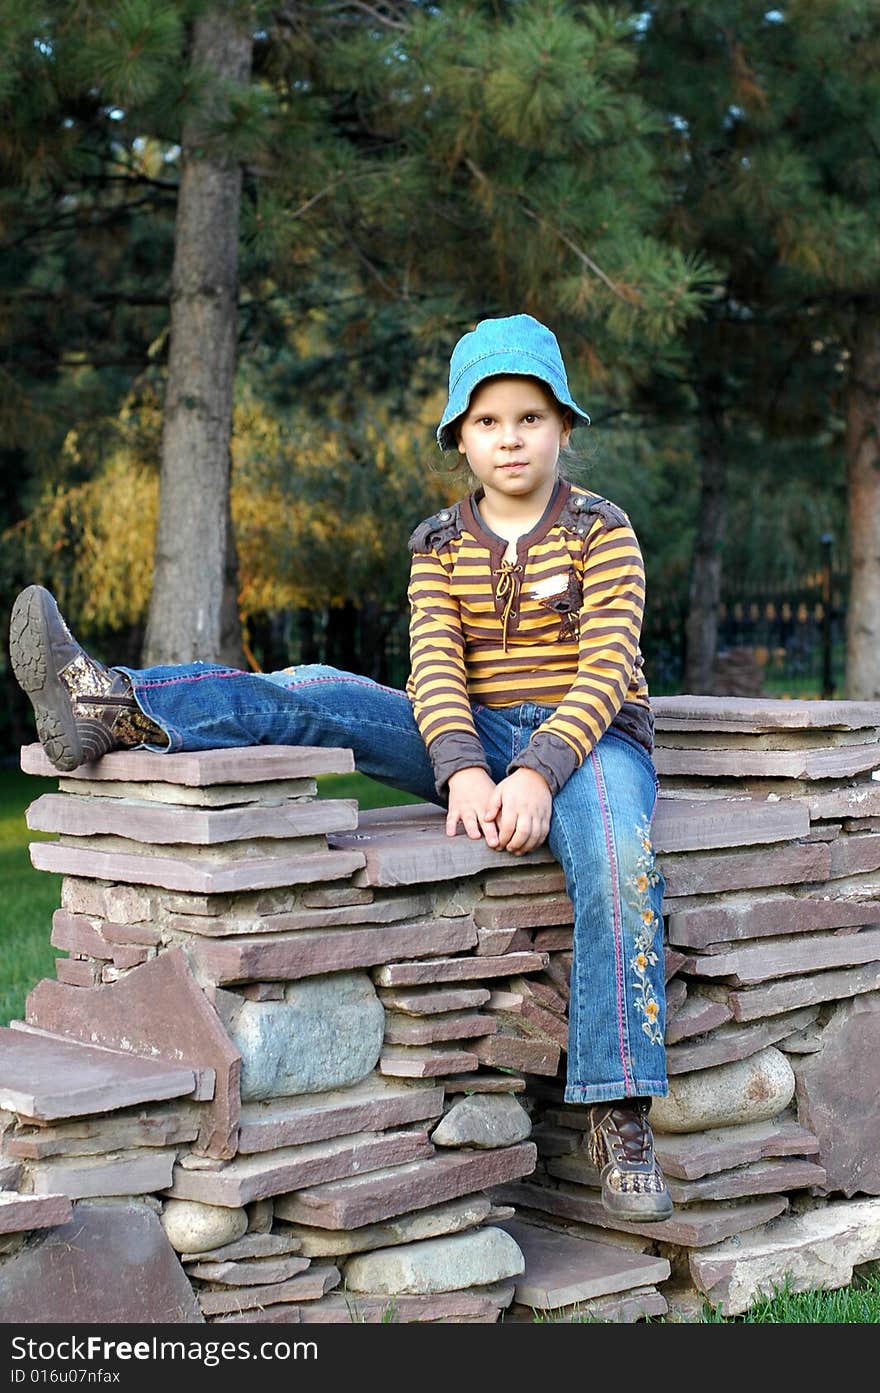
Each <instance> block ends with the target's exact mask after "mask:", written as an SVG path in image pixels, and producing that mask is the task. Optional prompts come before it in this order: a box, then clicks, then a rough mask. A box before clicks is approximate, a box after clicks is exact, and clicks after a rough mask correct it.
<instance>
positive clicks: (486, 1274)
mask: <svg viewBox="0 0 880 1393" xmlns="http://www.w3.org/2000/svg"><path fill="white" fill-rule="evenodd" d="M22 763H23V767H24V768H25V769H27V770H30V771H31V772H34V773H38V774H51V773H52V772H53V771H52V769H51V767H50V766H48V765H47V763H46V761H45V758H44V756H43V755H42V752H41V751H40V749H39V747H29V748H28V749H27V750H25V751H24V752H23V759H22ZM351 767H352V761H351V755H350V752H348V751H340V750H323V749H304V748H287V749H285V748H280V747H274V748H262V747H259V748H256V749H249V750H235V751H227V752H223V751H211V752H207V753H204V754H199V755H171V756H161V757H159V756H154V755H147V754H144V753H126V752H117V753H115V754H113V755H110V756H108V757H107V758H105V759H104V760H102V761H101V762H100V763H99V764H96V765H93V766H89V767H87V768H83V769H80V770H77V771H76V772H75V773H74V774H72V775H70V776H65V777H63V778H62V779H61V780H60V785H59V790H60V791H59V792H58V793H53V794H47V795H44V796H43V797H41V798H39V799H37V801H36V802H35V803H34V804H32V806H31V808H30V809H29V810H28V823H29V825H30V826H31V827H32V828H34V829H36V830H41V831H45V832H55V833H58V834H59V839H58V840H57V841H54V842H49V841H42V842H37V843H34V845H33V847H32V859H33V861H34V864H35V865H36V866H37V867H40V868H45V869H48V870H52V871H55V872H58V873H60V874H61V875H62V877H63V880H62V895H61V898H62V907H61V908H60V909H59V910H58V911H57V912H56V914H55V915H54V918H53V925H52V942H53V944H54V945H55V946H56V947H58V948H59V949H60V950H63V951H65V952H66V953H67V954H68V956H67V957H59V958H58V959H57V978H56V980H49V979H46V980H44V981H43V982H41V983H39V984H38V985H37V986H36V987H35V988H34V990H33V991H32V992H31V994H30V996H29V998H28V1002H27V1019H26V1021H25V1022H17V1023H15V1028H13V1029H10V1030H6V1031H3V1032H0V1108H3V1109H4V1110H5V1111H4V1112H3V1114H2V1117H3V1121H4V1123H5V1126H4V1128H3V1140H2V1145H0V1158H2V1159H0V1164H2V1165H3V1166H4V1171H3V1172H0V1175H2V1183H3V1184H4V1185H5V1186H6V1188H7V1191H8V1192H9V1196H10V1200H9V1202H10V1204H11V1203H12V1202H13V1200H12V1196H13V1195H14V1196H15V1199H14V1203H15V1204H16V1205H17V1206H18V1207H19V1209H18V1214H17V1217H15V1218H13V1217H12V1215H11V1213H10V1217H9V1219H8V1221H7V1224H6V1227H7V1228H8V1229H9V1230H11V1231H13V1230H14V1231H16V1232H17V1233H18V1234H19V1235H20V1234H21V1233H22V1232H23V1231H26V1230H28V1229H31V1228H34V1227H36V1226H37V1225H38V1224H40V1223H45V1224H46V1225H61V1227H58V1228H57V1229H52V1230H51V1236H50V1238H49V1239H48V1240H47V1241H46V1242H45V1243H44V1244H43V1245H42V1248H41V1251H42V1253H43V1255H44V1257H43V1262H42V1264H40V1263H39V1262H37V1261H36V1260H35V1259H34V1257H33V1255H32V1250H31V1247H30V1245H27V1244H25V1245H23V1246H22V1244H21V1242H20V1241H19V1243H18V1245H17V1246H16V1245H15V1244H13V1247H12V1248H11V1249H9V1250H8V1251H7V1252H6V1255H5V1257H4V1256H3V1255H2V1254H0V1293H2V1292H3V1291H4V1290H5V1291H8V1292H9V1293H10V1294H14V1301H15V1302H17V1303H18V1305H17V1307H16V1309H20V1310H21V1311H25V1310H27V1309H29V1310H30V1311H31V1314H30V1315H29V1316H28V1317H27V1318H28V1319H31V1320H32V1319H34V1318H35V1317H34V1314H33V1312H35V1311H39V1312H42V1315H41V1317H40V1318H42V1319H45V1320H51V1319H64V1320H69V1319H72V1318H77V1312H76V1309H75V1307H74V1308H72V1307H71V1304H70V1301H69V1300H68V1301H67V1303H66V1305H65V1304H64V1300H63V1298H62V1296H61V1295H59V1296H58V1298H57V1301H56V1300H55V1298H53V1297H52V1296H51V1294H48V1293H49V1292H50V1289H51V1282H49V1281H48V1277H47V1274H52V1273H55V1272H56V1271H59V1270H61V1269H62V1268H63V1265H64V1258H63V1253H64V1251H65V1244H66V1246H67V1247H69V1246H70V1244H69V1227H70V1224H74V1225H75V1224H76V1223H80V1224H81V1225H85V1231H86V1232H89V1233H90V1232H91V1231H92V1230H94V1233H95V1235H96V1240H95V1244H93V1245H91V1246H90V1248H89V1251H90V1252H91V1253H92V1257H93V1259H94V1260H95V1261H98V1259H97V1258H96V1257H95V1252H96V1244H97V1236H98V1235H102V1234H104V1235H105V1237H106V1232H109V1230H108V1229H107V1226H108V1224H109V1223H111V1221H112V1218H113V1206H114V1205H118V1204H119V1203H120V1202H121V1200H123V1199H124V1200H125V1201H126V1202H127V1203H128V1204H129V1205H131V1206H134V1209H133V1210H132V1213H134V1214H135V1216H136V1221H137V1224H139V1225H141V1227H144V1229H145V1232H144V1236H143V1242H142V1251H143V1248H144V1247H145V1246H146V1247H149V1249H150V1252H151V1254H152V1256H153V1260H154V1267H155V1268H156V1271H157V1272H158V1271H159V1270H160V1258H161V1259H162V1260H163V1261H165V1262H166V1263H167V1262H168V1261H170V1262H171V1264H172V1267H174V1269H175V1272H176V1276H175V1278H174V1280H173V1281H171V1282H169V1281H165V1283H164V1288H163V1290H161V1291H160V1292H159V1293H158V1294H157V1291H156V1282H155V1281H154V1282H153V1283H152V1285H151V1288H150V1293H149V1297H148V1296H147V1295H145V1294H144V1291H143V1284H142V1283H141V1284H140V1286H139V1285H138V1275H137V1267H138V1264H137V1263H133V1261H132V1255H131V1254H130V1253H128V1252H126V1251H125V1249H124V1245H123V1247H122V1248H121V1249H120V1245H119V1242H118V1235H116V1233H115V1231H114V1232H113V1233H111V1234H110V1238H109V1239H108V1240H107V1242H108V1243H109V1248H108V1249H107V1251H108V1252H111V1253H112V1258H111V1257H108V1264H109V1266H110V1267H112V1269H113V1271H114V1273H115V1278H114V1280H112V1281H108V1278H107V1272H106V1271H104V1272H103V1273H95V1272H92V1271H83V1270H82V1269H79V1270H78V1273H77V1274H76V1275H77V1278H78V1281H77V1289H78V1290H79V1291H81V1292H82V1293H84V1295H83V1296H82V1298H81V1299H82V1301H83V1303H84V1304H83V1306H82V1309H81V1311H80V1313H79V1314H80V1317H81V1318H82V1319H87V1318H92V1319H94V1318H98V1317H99V1316H100V1318H101V1319H107V1318H108V1316H107V1315H106V1311H107V1310H109V1311H111V1312H114V1311H115V1318H116V1319H121V1320H131V1319H142V1318H143V1309H142V1305H140V1304H138V1305H135V1306H132V1305H131V1304H129V1305H126V1304H125V1299H124V1296H123V1295H120V1293H123V1292H124V1291H125V1288H126V1286H127V1284H129V1283H130V1284H132V1290H133V1291H137V1292H138V1296H137V1300H138V1303H144V1302H145V1303H146V1309H147V1310H148V1311H149V1312H150V1313H151V1315H150V1318H152V1319H168V1318H171V1317H169V1316H168V1310H169V1308H170V1307H171V1308H173V1309H174V1310H176V1311H179V1314H178V1315H176V1316H175V1317H174V1318H176V1319H181V1320H209V1321H215V1322H218V1323H220V1322H235V1321H249V1320H261V1321H265V1320H270V1321H279V1322H284V1323H286V1322H290V1321H301V1322H307V1321H351V1320H358V1321H359V1320H368V1321H380V1320H387V1319H389V1318H390V1319H395V1320H407V1321H436V1320H455V1321H480V1322H486V1321H497V1320H498V1319H499V1317H500V1315H501V1313H502V1312H503V1311H504V1310H505V1308H507V1307H508V1306H509V1305H510V1303H511V1301H512V1299H513V1297H514V1292H515V1283H516V1281H517V1279H518V1278H519V1277H520V1276H521V1275H522V1274H523V1270H524V1264H525V1259H524V1256H523V1254H524V1252H525V1247H524V1240H523V1239H522V1234H521V1233H520V1232H519V1231H517V1232H516V1233H514V1232H513V1231H512V1230H508V1228H506V1227H505V1225H506V1224H507V1223H508V1222H509V1221H510V1220H512V1218H513V1210H512V1209H511V1208H510V1207H509V1206H497V1205H493V1203H492V1202H491V1201H490V1200H489V1199H488V1197H487V1193H486V1192H487V1190H488V1189H489V1188H491V1187H492V1186H494V1185H498V1184H504V1183H509V1182H511V1181H514V1180H516V1179H518V1178H520V1177H522V1176H524V1175H526V1174H528V1173H529V1172H530V1171H531V1170H532V1169H533V1167H534V1164H535V1160H536V1155H537V1153H536V1148H535V1146H534V1143H532V1142H531V1141H530V1140H529V1137H530V1131H531V1119H530V1117H529V1114H528V1111H527V1110H526V1108H524V1107H523V1106H522V1102H521V1101H519V1100H520V1099H523V1098H524V1096H525V1088H526V1080H525V1077H524V1076H523V1073H522V1070H523V1069H524V1068H526V1067H528V1068H529V1069H530V1070H534V1071H536V1072H540V1071H543V1072H544V1073H545V1074H547V1075H550V1076H552V1075H554V1074H555V1072H556V1070H557V1067H558V1063H559V1057H560V1049H559V1045H558V1043H554V1044H553V1045H552V1048H551V1047H549V1046H548V1045H547V1044H546V1043H542V1042H541V1041H535V1040H534V1038H533V1037H531V1036H529V1035H528V1033H522V1032H519V1031H518V1030H510V1031H506V1032H505V1036H504V1038H505V1040H508V1041H509V1044H507V1045H506V1046H505V1047H504V1048H502V1049H501V1050H498V1051H495V1050H493V1048H492V1044H493V1040H494V1037H495V1036H496V1034H501V1031H500V1029H499V1027H500V1026H502V1028H503V1023H502V1021H501V1018H500V1016H498V1015H497V1014H496V1013H494V1012H492V1011H489V1010H487V1006H488V1004H489V1002H490V1000H491V998H492V994H493V992H494V991H495V990H496V988H498V986H499V984H500V985H501V987H503V989H504V990H505V991H506V993H507V994H508V995H510V994H511V993H512V992H513V989H514V987H515V986H518V985H521V984H523V983H525V981H526V979H527V977H529V975H530V974H531V975H534V974H537V973H540V972H542V971H543V970H544V969H545V968H546V967H548V965H549V957H548V954H547V953H545V952H541V951H535V949H534V948H533V947H532V944H531V940H529V944H528V947H527V949H524V948H521V947H518V946H517V945H518V943H519V939H518V937H517V936H516V935H511V934H509V933H505V932H501V933H498V932H497V931H495V930H492V929H491V928H490V927H483V926H481V925H478V924H477V923H476V921H475V918H474V914H473V913H472V905H473V903H475V901H476V898H477V897H478V895H479V882H478V880H477V879H475V873H476V872H479V869H480V867H481V866H484V865H491V866H493V867H494V865H495V864H496V856H495V853H490V852H488V849H487V848H485V847H480V848H475V847H474V845H473V844H472V843H469V842H468V841H467V839H464V838H459V839H456V841H455V842H451V841H449V839H447V838H445V836H444V835H443V830H442V815H439V821H438V814H439V810H436V809H430V808H429V809H426V808H423V807H421V806H419V807H418V808H416V809H414V810H413V809H390V810H387V811H386V812H385V813H384V814H382V815H381V817H380V816H379V815H372V816H371V815H364V817H363V818H362V826H361V827H360V828H358V819H357V808H356V805H355V804H354V803H352V802H350V801H345V800H334V799H328V800H320V801H319V800H317V798H316V792H317V786H316V783H315V776H316V775H318V774H323V773H329V772H345V771H347V770H349V769H351ZM389 826H390V829H391V834H390V840H391V844H392V846H393V847H394V849H395V850H394V856H395V857H399V856H400V854H403V855H404V860H405V861H407V860H408V861H409V862H411V864H407V865H405V866H400V865H398V864H397V863H396V862H395V865H392V864H391V862H389V860H388V858H387V856H385V854H384V841H383V837H384V832H385V830H387V828H388V827H389ZM356 829H357V830H356ZM423 831H424V833H425V836H424V839H422V836H421V834H422V832H423ZM475 852H476V853H477V854H476V857H475V854H474V853H475ZM393 859H394V858H392V860H393ZM534 859H539V860H540V859H543V860H547V859H549V856H548V853H547V852H541V853H539V854H538V855H537V857H536V858H534ZM502 860H503V861H504V862H506V863H508V864H509V865H510V866H512V867H513V868H516V867H517V866H518V864H519V863H518V862H517V861H515V860H514V858H513V857H506V856H505V857H503V858H502ZM374 862H375V863H377V864H378V863H379V862H381V865H382V870H381V871H380V872H379V874H378V877H377V879H376V881H375V883H373V878H372V876H371V874H370V873H369V871H368V867H370V866H372V865H373V864H374ZM395 867H396V868H395ZM556 1004H557V1015H558V1002H557V1003H556ZM563 1015H564V1007H563ZM558 1019H560V1020H562V1016H560V1015H558ZM536 1046H537V1048H536ZM4 1050H5V1052H4ZM35 1051H39V1060H40V1069H39V1071H37V1072H35V1066H34V1062H33V1057H34V1052H35ZM96 1061H97V1063H96ZM98 1066H100V1068H99V1067H98ZM90 1071H91V1072H90ZM130 1076H131V1077H130ZM142 1076H143V1077H142ZM28 1079H29V1080H30V1086H29V1088H28V1089H25V1088H24V1080H28ZM4 1084H5V1085H6V1087H5V1088H4ZM37 1197H39V1198H40V1200H41V1201H42V1202H43V1204H44V1205H45V1206H47V1207H46V1208H45V1209H44V1211H43V1212H42V1214H41V1215H37V1211H36V1207H35V1206H36V1201H37ZM105 1211H106V1212H105ZM0 1214H2V1209H0ZM108 1216H109V1217H108ZM65 1220H67V1221H69V1223H64V1222H63V1221H65ZM56 1235H57V1238H56ZM111 1240H112V1241H111ZM576 1247H579V1250H580V1253H581V1258H580V1266H581V1268H582V1269H584V1268H589V1273H588V1275H587V1276H583V1275H582V1277H581V1282H580V1286H578V1285H577V1282H576V1281H575V1289H576V1290H577V1291H578V1293H580V1292H581V1288H583V1289H584V1290H585V1291H588V1292H589V1293H590V1295H596V1294H598V1295H599V1296H600V1297H603V1298H605V1299H606V1304H607V1301H608V1300H610V1302H611V1305H610V1306H609V1307H608V1309H609V1310H613V1309H617V1307H620V1308H621V1309H622V1310H624V1311H625V1318H627V1319H635V1318H636V1317H637V1316H638V1315H640V1314H644V1313H648V1312H656V1311H660V1310H665V1308H666V1303H665V1300H664V1299H663V1298H662V1297H661V1296H660V1295H659V1293H658V1292H657V1290H656V1287H655V1286H654V1285H653V1283H654V1281H655V1280H659V1279H662V1278H665V1276H666V1275H667V1274H668V1263H666V1262H665V1261H663V1260H657V1259H651V1260H650V1261H647V1262H646V1261H645V1260H643V1259H641V1258H639V1259H633V1258H632V1257H630V1255H628V1254H624V1255H621V1254H620V1252H619V1251H618V1250H616V1249H614V1248H610V1247H609V1245H607V1244H606V1245H602V1244H596V1243H593V1244H591V1245H584V1244H582V1243H580V1244H579V1245H576ZM163 1254H164V1257H163ZM175 1254H177V1255H179V1259H178V1257H175ZM541 1262H542V1263H543V1267H539V1268H538V1270H541V1271H546V1269H547V1259H546V1256H545V1257H543V1258H542V1259H541ZM572 1262H573V1259H572V1256H571V1253H570V1252H569V1253H568V1254H566V1256H565V1263H566V1265H567V1278H568V1287H567V1289H569V1288H571V1284H572V1281H574V1278H573V1276H572ZM535 1263H536V1264H537V1263H538V1258H537V1257H536V1258H535ZM99 1265H100V1264H99ZM574 1265H575V1267H576V1266H577V1264H576V1263H575V1264H574ZM551 1266H552V1264H551ZM180 1278H182V1279H183V1281H184V1284H185V1286H186V1292H187V1296H186V1298H185V1299H184V1298H183V1297H182V1296H181V1291H180V1283H179V1279H180ZM547 1281H548V1282H549V1284H550V1286H552V1287H553V1289H554V1290H555V1287H556V1286H557V1285H558V1281H557V1277H556V1276H554V1275H553V1273H552V1272H550V1273H549V1274H548V1276H547ZM108 1286H112V1288H113V1296H112V1298H108V1297H107V1295H106V1291H107V1288H108ZM159 1286H160V1287H162V1286H163V1284H162V1283H161V1282H160V1283H159ZM90 1290H94V1291H101V1292H104V1293H105V1295H104V1299H103V1305H102V1307H101V1309H100V1311H97V1310H96V1309H94V1308H93V1307H92V1306H91V1305H90V1303H89V1297H88V1293H89V1291H90ZM548 1290H549V1287H548ZM169 1293H171V1295H169ZM618 1293H621V1295H620V1296H618V1295H617V1294H618ZM11 1299H12V1297H11ZM114 1301H115V1302H116V1305H115V1306H114V1304H113V1303H114ZM615 1302H616V1303H617V1305H615ZM120 1303H121V1304H120ZM109 1318H113V1317H109Z"/></svg>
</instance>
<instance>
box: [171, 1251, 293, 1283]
mask: <svg viewBox="0 0 880 1393" xmlns="http://www.w3.org/2000/svg"><path fill="white" fill-rule="evenodd" d="M310 1266H311V1263H310V1261H309V1259H308V1258H302V1257H297V1256H293V1257H267V1258H254V1259H253V1260H251V1261H247V1260H243V1261H230V1260H224V1261H219V1262H211V1261H208V1260H206V1259H204V1258H200V1259H199V1260H198V1261H196V1262H191V1263H188V1264H187V1269H186V1271H187V1276H188V1277H198V1278H199V1280H200V1281H203V1282H216V1283H218V1284H219V1285H221V1286H227V1287H265V1286H270V1285H273V1284H274V1283H276V1282H287V1281H289V1280H290V1278H291V1277H296V1276H298V1275H299V1273H300V1272H305V1271H306V1270H307V1269H308V1268H309V1267H310Z"/></svg>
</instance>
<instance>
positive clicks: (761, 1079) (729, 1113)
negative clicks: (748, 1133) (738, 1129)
mask: <svg viewBox="0 0 880 1393" xmlns="http://www.w3.org/2000/svg"><path fill="white" fill-rule="evenodd" d="M794 1089H795V1077H794V1072H793V1070H792V1067H791V1065H790V1064H789V1062H788V1060H787V1059H786V1057H785V1055H784V1054H782V1052H781V1051H780V1050H777V1049H774V1048H773V1046H772V1045H770V1046H768V1048H767V1049H763V1050H759V1051H758V1053H757V1054H752V1055H749V1056H748V1058H747V1059H738V1060H736V1061H735V1062H734V1063H733V1064H719V1065H717V1066H716V1067H715V1068H712V1069H697V1070H695V1071H694V1072H693V1073H690V1074H677V1075H673V1077H672V1078H671V1079H670V1081H669V1095H668V1097H666V1098H655V1099H654V1100H653V1103H652V1105H651V1126H652V1128H653V1129H654V1130H655V1131H656V1132H701V1131H702V1130H703V1129H704V1128H705V1127H733V1126H736V1124H737V1123H741V1122H764V1121H766V1120H767V1119H768V1118H770V1117H775V1116H776V1115H777V1113H780V1112H782V1110H783V1108H786V1107H788V1104H789V1103H790V1102H791V1100H792V1098H793V1097H794Z"/></svg>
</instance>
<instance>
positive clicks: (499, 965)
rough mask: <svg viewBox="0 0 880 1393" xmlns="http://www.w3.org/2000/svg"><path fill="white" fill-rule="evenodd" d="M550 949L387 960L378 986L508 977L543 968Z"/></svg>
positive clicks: (376, 977) (376, 976) (375, 976)
mask: <svg viewBox="0 0 880 1393" xmlns="http://www.w3.org/2000/svg"><path fill="white" fill-rule="evenodd" d="M549 961H550V954H549V953H503V954H502V955H501V956H500V957H497V958H480V957H476V956H472V957H462V958H423V959H422V960H421V961H420V962H411V963H400V962H397V963H386V964H385V965H384V966H383V967H380V968H379V969H378V970H377V971H376V972H375V973H374V974H373V980H374V981H375V982H376V984H377V985H378V986H382V987H396V986H414V985H416V984H418V983H422V982H474V981H479V980H480V979H481V978H483V977H509V976H510V975H511V973H516V972H540V971H541V969H542V968H545V967H546V966H547V964H548V963H549Z"/></svg>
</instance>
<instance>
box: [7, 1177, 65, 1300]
mask: <svg viewBox="0 0 880 1393" xmlns="http://www.w3.org/2000/svg"><path fill="white" fill-rule="evenodd" d="M72 1215H73V1205H72V1203H71V1200H70V1197H69V1195H64V1194H61V1195H20V1194H18V1193H16V1192H15V1191H14V1190H0V1233H26V1232H27V1231H28V1230H29V1229H50V1228H54V1227H55V1225H56V1224H66V1223H67V1221H68V1220H69V1219H70V1218H71V1217H72ZM2 1287H3V1264H2V1263H0V1290H2Z"/></svg>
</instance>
